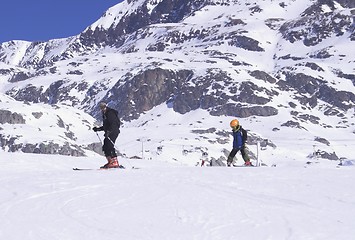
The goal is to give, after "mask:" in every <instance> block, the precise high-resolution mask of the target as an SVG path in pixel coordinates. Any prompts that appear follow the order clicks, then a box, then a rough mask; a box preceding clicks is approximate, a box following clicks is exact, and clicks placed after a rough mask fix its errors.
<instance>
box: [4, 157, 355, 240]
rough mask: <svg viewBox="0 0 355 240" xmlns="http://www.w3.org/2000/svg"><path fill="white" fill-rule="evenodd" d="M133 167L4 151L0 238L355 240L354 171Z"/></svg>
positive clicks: (154, 164) (136, 162)
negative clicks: (112, 167) (100, 168)
mask: <svg viewBox="0 0 355 240" xmlns="http://www.w3.org/2000/svg"><path fill="white" fill-rule="evenodd" d="M3 156H6V157H5V158H4V157H3ZM9 156H11V157H9ZM24 158H25V159H26V160H24ZM5 159H11V161H5ZM127 161H130V164H133V165H134V166H137V167H141V169H137V170H132V169H130V168H129V167H128V166H129V165H127V164H126V167H127V169H126V170H120V169H118V170H109V171H72V167H76V166H81V167H85V168H95V167H97V166H99V165H100V164H101V163H102V161H101V160H100V161H99V160H94V159H93V158H87V159H86V158H71V157H63V156H43V155H39V156H38V155H32V154H9V153H3V152H1V159H0V163H1V165H2V168H1V170H0V172H1V174H0V176H1V177H0V184H1V186H2V188H1V190H0V196H1V197H0V239H11V240H20V239H21V240H23V239H26V240H32V239H33V240H41V239H43V240H44V239H46V240H47V239H53V240H55V239H58V240H59V239H60V240H63V239H66V240H79V239H89V240H90V239H102V240H109V239H125V240H129V239H149V240H150V239H181V240H182V239H184V240H186V239H204V240H212V239H213V240H216V239H223V240H225V239H230V240H232V239H273V240H274V239H276V240H277V239H280V240H281V239H295V240H296V239H297V240H298V239H344V240H345V239H351V238H352V236H354V234H355V229H354V227H353V220H354V218H355V194H354V190H353V186H352V185H353V183H354V182H355V181H354V180H355V175H354V171H355V168H354V167H348V168H336V167H335V166H331V165H329V167H328V166H327V167H324V168H321V167H310V168H304V167H303V166H302V165H301V164H300V165H299V167H296V166H289V167H287V166H282V167H276V168H269V167H261V168H225V167H213V168H212V167H204V168H201V167H188V166H181V165H174V164H168V163H164V162H159V161H144V160H127V159H125V160H124V163H127Z"/></svg>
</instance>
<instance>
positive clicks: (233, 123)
mask: <svg viewBox="0 0 355 240" xmlns="http://www.w3.org/2000/svg"><path fill="white" fill-rule="evenodd" d="M230 126H231V128H236V127H238V126H239V121H238V119H233V120H232V121H231V122H230Z"/></svg>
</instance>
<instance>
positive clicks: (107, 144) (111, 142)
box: [102, 132, 118, 158]
mask: <svg viewBox="0 0 355 240" xmlns="http://www.w3.org/2000/svg"><path fill="white" fill-rule="evenodd" d="M105 135H106V134H105ZM117 137H118V133H116V132H111V133H109V134H108V135H107V136H105V139H104V145H103V146H102V151H103V152H104V154H105V157H112V158H113V157H117V153H116V150H115V142H116V139H117Z"/></svg>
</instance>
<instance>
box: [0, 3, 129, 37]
mask: <svg viewBox="0 0 355 240" xmlns="http://www.w3.org/2000/svg"><path fill="white" fill-rule="evenodd" d="M122 1H123V0H56V1H53V0H6V1H1V4H0V6H1V14H0V43H2V42H6V41H11V40H26V41H47V40H49V39H55V38H65V37H69V36H73V35H77V34H79V33H80V32H82V31H83V30H84V29H85V28H86V27H88V26H89V25H91V24H92V23H93V22H95V21H96V20H97V19H99V18H100V17H101V16H102V14H103V13H104V12H105V11H106V10H107V9H108V8H110V7H112V6H114V5H116V4H117V3H119V2H122Z"/></svg>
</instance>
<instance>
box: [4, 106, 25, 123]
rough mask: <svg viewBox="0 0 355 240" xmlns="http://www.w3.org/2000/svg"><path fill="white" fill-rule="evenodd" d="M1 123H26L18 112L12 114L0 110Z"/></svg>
mask: <svg viewBox="0 0 355 240" xmlns="http://www.w3.org/2000/svg"><path fill="white" fill-rule="evenodd" d="M0 123H1V124H4V123H9V124H25V123H26V121H25V119H23V117H22V115H21V114H18V113H16V112H14V113H13V112H11V111H9V110H1V109H0Z"/></svg>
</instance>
